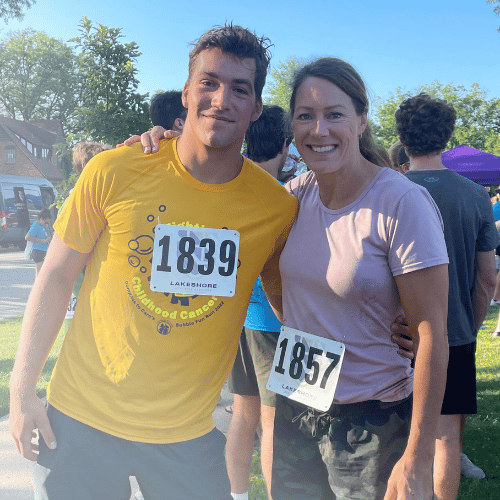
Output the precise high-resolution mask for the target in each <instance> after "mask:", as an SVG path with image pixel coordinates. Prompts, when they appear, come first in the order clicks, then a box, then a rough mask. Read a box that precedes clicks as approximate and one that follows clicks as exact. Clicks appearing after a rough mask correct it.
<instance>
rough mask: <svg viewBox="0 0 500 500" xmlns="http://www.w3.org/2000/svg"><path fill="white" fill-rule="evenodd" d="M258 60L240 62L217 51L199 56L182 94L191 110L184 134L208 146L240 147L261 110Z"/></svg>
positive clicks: (207, 51) (242, 60) (208, 51)
mask: <svg viewBox="0 0 500 500" xmlns="http://www.w3.org/2000/svg"><path fill="white" fill-rule="evenodd" d="M255 68H256V65H255V60H254V59H251V58H244V59H238V58H237V57H235V56H233V55H231V54H228V53H226V52H223V51H222V50H220V49H218V48H212V49H206V50H204V51H202V52H200V54H199V55H198V57H197V59H196V61H195V64H194V68H193V71H192V74H191V77H190V78H189V80H188V82H186V84H185V85H184V89H183V91H182V103H183V105H184V107H186V108H188V116H187V119H186V126H185V129H184V132H186V131H187V130H190V131H192V132H193V133H194V134H195V135H196V136H197V137H198V139H199V140H200V141H201V142H202V143H203V144H204V145H205V146H208V147H212V148H218V149H221V148H222V149H224V148H229V147H231V146H234V147H237V148H238V149H239V148H240V147H241V143H242V141H243V137H244V135H245V132H246V129H247V128H248V125H249V124H250V122H251V121H254V120H256V119H257V118H258V117H259V116H260V113H261V111H262V101H261V100H260V99H259V100H257V99H256V97H255Z"/></svg>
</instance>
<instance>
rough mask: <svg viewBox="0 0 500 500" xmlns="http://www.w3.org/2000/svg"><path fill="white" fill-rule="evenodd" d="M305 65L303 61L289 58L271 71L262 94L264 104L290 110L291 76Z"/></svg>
mask: <svg viewBox="0 0 500 500" xmlns="http://www.w3.org/2000/svg"><path fill="white" fill-rule="evenodd" d="M305 63H306V61H305V59H297V58H296V57H289V58H288V59H287V60H286V61H285V62H283V61H281V62H280V63H278V66H275V67H273V68H272V69H271V71H270V76H271V81H270V82H269V83H268V84H267V86H266V90H265V92H264V93H265V98H264V100H265V103H266V104H275V105H277V106H281V107H282V108H283V109H285V110H289V109H290V96H291V94H292V80H293V75H294V73H295V71H297V70H298V69H299V68H301V67H302V66H304V64H305Z"/></svg>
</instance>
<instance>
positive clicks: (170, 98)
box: [149, 90, 187, 132]
mask: <svg viewBox="0 0 500 500" xmlns="http://www.w3.org/2000/svg"><path fill="white" fill-rule="evenodd" d="M186 116H187V109H186V108H185V107H184V106H183V105H182V92H181V91H180V90H169V91H167V92H159V93H158V94H155V95H154V96H153V98H152V99H151V105H150V108H149V117H150V119H151V122H152V124H153V125H159V126H160V127H163V128H165V129H167V130H175V131H176V132H182V129H183V128H184V122H185V121H186Z"/></svg>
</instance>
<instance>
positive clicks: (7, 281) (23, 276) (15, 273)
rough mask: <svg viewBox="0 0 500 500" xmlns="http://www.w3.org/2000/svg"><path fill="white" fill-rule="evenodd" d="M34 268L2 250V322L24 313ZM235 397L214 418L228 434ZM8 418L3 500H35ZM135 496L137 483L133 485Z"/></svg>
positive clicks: (3, 419) (3, 426) (1, 433)
mask: <svg viewBox="0 0 500 500" xmlns="http://www.w3.org/2000/svg"><path fill="white" fill-rule="evenodd" d="M34 280H35V266H34V264H33V263H32V262H31V263H30V262H27V261H26V260H24V253H23V252H20V251H18V250H17V249H14V248H12V249H5V248H0V321H1V320H2V319H5V318H9V317H11V316H19V315H21V314H23V313H24V309H25V307H26V302H27V300H28V295H29V293H30V290H31V285H32V284H33V281H34ZM232 399H233V398H232V395H231V394H229V393H228V392H227V391H226V389H225V388H224V389H223V390H222V393H221V399H220V400H219V402H218V404H217V408H216V410H215V412H214V414H213V417H214V421H215V425H216V426H217V428H218V429H220V430H221V431H222V432H224V434H226V433H227V429H228V427H229V423H230V421H231V415H230V414H229V413H227V412H226V411H225V410H224V408H225V407H226V406H227V405H229V404H231V403H232ZM7 418H8V417H7V416H2V415H0V500H33V485H32V479H31V469H32V463H31V462H30V461H28V460H25V459H24V458H22V457H21V456H20V455H19V454H18V452H17V450H16V447H15V445H14V441H13V440H12V438H11V437H10V434H9V430H8V420H7ZM132 485H133V494H132V498H133V495H134V493H135V491H136V483H135V482H134V481H132Z"/></svg>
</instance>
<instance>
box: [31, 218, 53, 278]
mask: <svg viewBox="0 0 500 500" xmlns="http://www.w3.org/2000/svg"><path fill="white" fill-rule="evenodd" d="M51 220H52V215H51V214H50V210H49V209H48V208H44V209H42V210H41V211H40V213H39V214H38V216H37V219H36V221H35V222H33V224H32V225H31V227H30V229H29V231H28V232H27V233H26V236H25V237H24V238H25V240H26V241H32V242H33V251H32V252H31V258H32V259H33V260H34V261H35V266H36V276H38V273H39V272H40V269H41V268H42V264H43V260H44V259H45V254H46V253H47V249H48V248H49V243H50V237H49V236H48V235H47V227H48V225H49V224H50V221H51Z"/></svg>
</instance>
